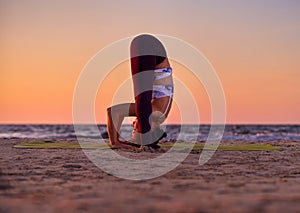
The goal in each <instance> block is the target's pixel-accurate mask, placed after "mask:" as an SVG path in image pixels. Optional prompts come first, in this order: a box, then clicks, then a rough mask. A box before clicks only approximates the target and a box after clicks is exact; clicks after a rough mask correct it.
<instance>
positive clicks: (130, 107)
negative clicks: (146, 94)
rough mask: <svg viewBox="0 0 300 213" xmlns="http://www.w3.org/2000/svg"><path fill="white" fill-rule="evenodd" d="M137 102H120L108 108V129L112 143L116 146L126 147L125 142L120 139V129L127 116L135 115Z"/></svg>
mask: <svg viewBox="0 0 300 213" xmlns="http://www.w3.org/2000/svg"><path fill="white" fill-rule="evenodd" d="M135 115H136V113H135V104H134V103H125V104H118V105H114V106H112V107H109V108H108V109H107V131H108V135H109V140H110V145H111V146H112V147H115V148H125V147H127V146H126V145H125V144H122V141H120V139H119V136H120V134H119V131H120V128H121V125H122V122H123V120H124V117H126V116H135Z"/></svg>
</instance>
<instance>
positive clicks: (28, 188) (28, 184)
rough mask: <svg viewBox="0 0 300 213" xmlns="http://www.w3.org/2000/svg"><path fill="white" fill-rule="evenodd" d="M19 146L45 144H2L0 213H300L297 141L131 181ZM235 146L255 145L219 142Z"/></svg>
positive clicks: (61, 154) (192, 158) (78, 156)
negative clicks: (280, 149)
mask: <svg viewBox="0 0 300 213" xmlns="http://www.w3.org/2000/svg"><path fill="white" fill-rule="evenodd" d="M52 140H53V139H52ZM59 140H60V139H57V140H54V141H59ZM67 140H69V141H70V142H76V140H75V139H67ZM22 141H42V140H41V139H0V143H1V146H0V162H1V164H0V165H1V167H0V169H1V171H0V173H1V174H0V212H43V213H46V212H221V211H222V212H300V146H299V142H293V141H274V142H269V143H270V144H272V145H276V146H279V147H282V148H283V149H284V150H283V151H217V152H216V153H215V154H214V156H213V157H212V158H211V159H210V160H209V161H208V163H206V164H205V165H203V166H199V165H198V159H199V153H197V152H194V153H191V154H190V155H189V156H188V157H187V159H186V160H185V161H184V162H183V163H181V165H180V166H178V167H177V168H176V169H175V170H173V171H171V172H169V173H167V174H166V175H164V176H161V177H158V178H156V179H152V180H148V181H129V180H124V179H119V178H116V177H114V176H112V175H109V174H106V173H104V172H103V171H101V170H100V169H98V168H97V167H96V166H95V165H94V164H93V163H92V162H91V161H90V160H89V159H88V158H87V157H86V156H85V154H84V153H83V151H82V150H81V149H16V148H12V146H13V145H15V144H18V143H20V142H22ZM64 141H66V140H64ZM240 143H254V142H253V141H246V142H240V141H234V142H226V141H222V144H240ZM255 143H258V142H255ZM119 152H122V153H121V154H122V155H131V156H132V157H135V158H141V159H142V158H145V157H146V158H147V157H151V156H152V157H153V155H156V154H157V153H151V152H142V153H134V152H128V151H119Z"/></svg>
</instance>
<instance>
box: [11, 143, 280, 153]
mask: <svg viewBox="0 0 300 213" xmlns="http://www.w3.org/2000/svg"><path fill="white" fill-rule="evenodd" d="M158 145H159V146H161V147H163V148H172V146H173V144H158ZM191 147H193V150H202V149H204V145H201V144H195V145H193V144H190V145H189V144H186V143H180V144H176V145H174V148H178V149H179V148H180V149H183V148H191ZM13 148H21V149H109V148H110V147H108V146H106V145H101V144H95V143H93V144H92V143H86V144H81V145H80V144H75V143H66V142H22V143H20V144H17V145H14V146H13ZM212 149H213V147H205V150H212ZM217 150H223V151H273V150H276V151H282V150H283V149H282V148H280V147H277V146H273V145H270V144H241V145H226V146H225V145H221V146H218V147H217Z"/></svg>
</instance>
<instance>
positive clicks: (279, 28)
mask: <svg viewBox="0 0 300 213" xmlns="http://www.w3.org/2000/svg"><path fill="white" fill-rule="evenodd" d="M0 29H1V33H0V46H1V48H0V71H1V72H0V100H1V102H0V123H12V124H14V123H51V124H53V123H72V98H73V92H74V88H75V85H76V81H77V78H78V77H79V75H80V72H81V71H82V69H83V67H84V66H85V65H86V64H87V63H88V61H89V60H90V59H91V58H92V57H93V56H94V55H95V54H96V53H97V52H98V51H99V50H101V49H102V48H104V47H105V46H107V45H109V44H111V43H112V42H115V41H118V40H120V39H122V38H125V37H132V36H134V35H137V34H141V33H152V34H163V35H169V36H173V37H177V38H179V39H181V40H184V41H186V42H188V43H189V44H191V45H192V46H193V47H195V48H197V49H198V50H199V51H201V52H202V53H203V54H204V55H205V56H206V58H208V60H209V61H210V62H211V64H212V65H213V67H214V68H215V70H216V72H217V74H218V76H219V78H220V80H221V82H222V85H223V89H224V93H225V96H226V104H227V110H226V111H227V123H229V124H232V123H258V124H261V123H264V124H265V123H267V124H273V123H284V124H292V123H297V124H300V62H299V61H300V1H298V0H281V1H278V0H252V1H246V0H245V1H243V0H228V1H223V0H219V1H217V0H206V1H201V0H194V1H191V0H187V1H179V0H164V1H158V0H154V1H121V0H120V1H113V0H112V1H111V0H110V1H109V0H107V1H101V0H99V1H97V0H94V1H91V0H44V1H40V0H23V1H20V0H18V1H17V0H0ZM172 66H173V68H174V76H175V77H177V78H178V79H181V80H182V81H184V82H186V83H188V82H191V85H193V86H191V88H190V89H191V90H192V91H191V92H192V94H193V96H195V99H196V101H197V104H198V109H199V112H200V117H201V122H202V123H209V122H210V103H209V100H208V98H207V94H206V93H205V90H204V89H203V87H202V86H201V84H199V83H197V82H196V83H192V82H193V81H194V80H195V79H193V77H192V76H190V77H189V74H188V73H189V71H188V70H185V69H186V68H185V67H184V66H182V65H180V64H178V63H175V62H173V63H172ZM99 72H101V70H99ZM185 73H187V74H185ZM128 77H130V70H129V63H128V61H127V62H123V63H121V64H120V65H119V66H118V67H116V68H115V70H112V72H111V74H110V75H109V76H108V77H107V79H106V82H104V83H103V85H102V86H101V87H100V89H99V91H98V96H97V100H96V103H95V104H96V111H95V114H96V117H97V122H99V123H105V120H106V115H105V109H106V108H107V107H108V106H109V105H110V104H111V103H112V102H113V100H112V98H113V94H114V92H115V90H116V89H117V87H118V85H119V84H122V82H124V79H125V78H128ZM175 88H176V87H175ZM175 91H176V90H175ZM128 95H129V96H128V98H129V100H128V101H132V99H130V97H131V98H132V97H133V94H132V91H128ZM177 98H178V99H180V98H184V97H183V95H182V96H180V92H179V93H178V95H177ZM181 110H184V111H188V110H189V109H188V107H187V108H186V109H181ZM178 113H179V110H178V108H177V107H176V103H175V104H174V107H173V109H172V112H171V115H170V118H169V123H179V122H180V116H179V114H178ZM192 117H193V115H191V121H190V123H193V122H194V121H193V119H192Z"/></svg>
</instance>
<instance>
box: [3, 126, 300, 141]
mask: <svg viewBox="0 0 300 213" xmlns="http://www.w3.org/2000/svg"><path fill="white" fill-rule="evenodd" d="M219 127H220V128H219V129H222V128H221V126H219ZM132 129H133V128H132V126H131V125H123V126H122V128H121V137H123V138H130V137H131V132H132ZM163 129H164V130H165V131H166V132H167V134H168V136H167V138H166V140H168V139H178V137H179V136H180V137H184V138H185V139H186V140H189V139H191V140H192V139H197V140H206V139H207V137H208V135H209V134H211V133H210V129H211V126H210V125H166V126H163ZM212 129H214V128H212ZM105 131H106V126H105V125H77V128H76V132H75V130H74V126H73V125H47V124H43V125H37V124H35V125H0V138H8V139H10V138H76V137H84V138H100V135H101V133H102V132H105ZM221 137H222V139H223V140H229V141H231V140H254V141H274V140H293V141H300V125H226V126H225V129H224V133H223V134H222V135H221Z"/></svg>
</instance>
